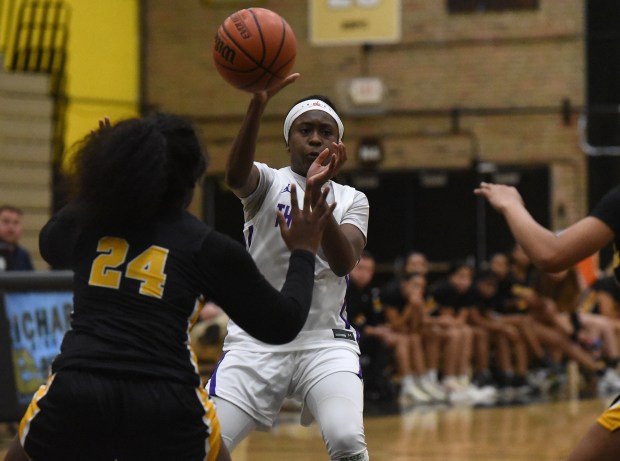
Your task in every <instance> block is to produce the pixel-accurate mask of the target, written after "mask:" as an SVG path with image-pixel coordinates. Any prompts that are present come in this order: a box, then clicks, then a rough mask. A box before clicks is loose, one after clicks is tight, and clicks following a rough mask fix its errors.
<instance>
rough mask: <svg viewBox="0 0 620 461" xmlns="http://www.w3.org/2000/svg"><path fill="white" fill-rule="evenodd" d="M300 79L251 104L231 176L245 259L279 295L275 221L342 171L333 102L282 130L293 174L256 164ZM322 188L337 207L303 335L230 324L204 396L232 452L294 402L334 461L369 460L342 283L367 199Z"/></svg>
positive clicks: (314, 103) (306, 108) (282, 264)
mask: <svg viewBox="0 0 620 461" xmlns="http://www.w3.org/2000/svg"><path fill="white" fill-rule="evenodd" d="M298 77H299V74H293V75H291V76H290V77H288V78H287V79H286V80H285V81H284V82H283V83H282V85H280V86H279V87H278V88H276V89H274V90H271V91H270V92H259V93H255V94H254V95H253V98H252V100H251V102H250V105H249V107H248V111H247V114H246V117H245V119H244V122H243V124H242V126H241V129H240V131H239V134H238V136H237V138H236V139H235V142H234V143H233V145H232V147H231V151H230V155H229V158H228V163H227V168H226V173H227V176H226V179H227V183H228V185H229V186H230V187H231V189H232V190H233V191H234V193H235V194H236V195H237V196H238V197H239V198H240V199H241V201H242V203H243V207H244V216H245V226H244V234H245V239H246V245H247V248H248V251H249V252H250V253H251V255H252V257H253V258H254V260H255V261H256V263H257V266H258V267H259V269H260V270H261V272H262V273H263V274H264V275H265V277H266V278H267V279H268V280H269V281H270V282H271V283H272V284H273V285H274V286H275V287H280V286H281V285H282V283H283V281H284V277H285V275H286V271H287V269H288V257H289V256H288V255H289V250H288V249H287V248H286V245H285V244H284V242H283V241H282V238H281V237H280V235H279V231H278V224H277V222H276V220H275V219H276V215H277V212H278V211H279V212H281V213H283V214H284V216H285V218H287V219H290V218H289V216H288V213H289V210H290V206H291V203H290V193H289V191H290V188H291V185H295V186H296V188H297V191H298V193H303V191H304V190H305V189H306V182H308V183H310V181H313V182H315V181H316V178H317V174H319V173H323V174H324V173H325V171H326V169H327V170H329V171H330V175H329V177H330V178H333V176H334V175H335V174H336V172H337V171H338V170H339V168H340V167H341V166H342V164H343V163H344V162H345V161H346V148H345V146H344V144H343V143H342V135H343V131H344V127H343V125H342V121H341V120H340V117H339V116H338V114H337V113H336V111H335V110H334V108H333V104H331V102H330V101H329V99H327V98H325V97H322V96H311V97H309V98H305V99H303V100H301V101H300V102H298V103H297V104H295V105H294V106H293V108H292V109H291V110H290V111H289V113H288V115H287V117H286V119H285V122H284V138H285V141H286V149H287V151H288V153H289V156H290V166H288V167H286V168H281V169H279V170H276V169H273V168H270V167H269V166H267V165H265V164H263V163H258V162H255V147H256V140H257V136H258V131H259V126H260V120H261V116H262V114H263V111H264V109H265V107H266V105H267V102H268V101H269V99H270V98H271V97H272V96H273V95H274V94H275V93H277V92H278V91H279V90H280V89H281V88H283V87H284V86H287V85H288V84H290V83H292V82H294V81H295V80H296V79H297V78H298ZM323 187H327V188H329V195H328V203H334V202H335V203H336V204H337V205H336V208H335V210H334V212H333V219H331V220H330V223H329V224H328V226H327V227H326V229H325V232H324V234H323V239H322V240H321V248H320V249H319V252H317V255H316V258H317V259H316V266H315V267H316V269H315V286H314V291H313V293H312V305H311V308H310V315H309V316H308V320H307V321H306V323H305V326H304V327H303V329H302V331H301V333H299V335H297V337H296V338H295V339H294V340H293V341H292V342H290V343H288V344H284V345H280V346H272V345H269V344H266V343H263V342H260V341H257V340H256V339H253V338H252V337H251V336H249V335H248V334H247V333H245V332H244V331H243V330H242V329H241V328H239V327H238V326H237V325H235V324H234V323H233V322H230V323H229V325H228V335H227V337H226V340H225V343H224V351H225V354H224V356H223V358H222V360H221V361H220V363H219V365H218V367H217V368H216V370H215V372H214V374H213V376H212V377H211V380H210V381H209V383H208V385H207V386H208V390H209V393H210V395H211V396H212V397H213V399H214V401H215V403H216V407H217V412H218V417H219V419H220V423H221V427H222V439H223V440H224V443H225V444H226V445H227V447H228V448H229V450H233V449H234V448H235V446H236V445H237V444H238V443H239V442H240V441H242V440H243V438H245V437H246V436H247V435H248V434H249V433H250V432H251V431H252V430H254V429H256V428H258V429H263V430H265V429H268V428H269V427H271V425H272V424H273V422H274V420H275V418H276V417H277V415H278V412H279V410H280V407H281V405H282V402H283V401H284V399H285V398H287V397H292V398H295V399H298V400H300V401H301V402H302V421H301V422H302V424H304V425H308V424H310V423H311V422H312V421H313V420H316V421H317V422H318V424H319V426H320V428H321V432H322V435H323V439H324V440H325V444H326V446H327V450H328V453H329V456H330V459H332V460H341V461H342V460H347V461H353V460H355V461H364V460H368V459H369V457H368V451H367V448H366V441H365V436H364V426H363V385H362V380H361V374H360V364H359V347H358V343H357V334H356V332H355V329H354V328H353V327H352V326H351V324H350V323H349V321H348V320H347V318H346V310H345V304H344V298H345V291H346V285H347V281H346V276H347V274H348V273H349V272H350V271H351V269H352V268H353V267H354V266H355V264H356V263H357V261H358V259H359V257H360V254H361V252H362V250H363V248H364V246H365V244H366V234H367V228H368V212H369V205H368V199H367V198H366V196H365V195H364V194H363V193H361V192H359V191H357V190H355V189H353V188H351V187H348V186H343V185H341V184H337V183H335V182H333V181H331V180H329V181H327V182H326V183H325V184H324V185H323ZM316 189H317V190H318V188H316ZM317 199H318V197H317ZM240 289H242V287H240ZM251 308H253V306H248V309H251ZM274 328H278V325H274Z"/></svg>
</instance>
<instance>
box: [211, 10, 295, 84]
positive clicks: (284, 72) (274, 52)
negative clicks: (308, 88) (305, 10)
mask: <svg viewBox="0 0 620 461" xmlns="http://www.w3.org/2000/svg"><path fill="white" fill-rule="evenodd" d="M296 54H297V39H296V38H295V34H294V33H293V30H292V29H291V27H290V26H289V25H288V23H287V22H286V21H285V20H284V18H282V17H281V16H280V15H279V14H277V13H275V12H273V11H271V10H268V9H265V8H246V9H243V10H239V11H237V12H236V13H233V14H231V15H230V16H229V17H227V18H226V19H225V20H224V22H223V23H222V24H221V25H220V27H219V28H218V29H217V32H216V34H215V39H214V40H213V61H214V62H215V67H216V69H217V70H218V72H219V73H220V75H221V76H222V77H224V80H226V81H227V82H228V83H230V84H231V85H232V86H234V87H235V88H239V89H241V90H245V91H250V92H257V91H263V90H267V89H269V88H270V87H271V86H273V85H274V84H275V83H277V82H278V81H281V80H282V79H284V78H286V77H287V76H288V75H289V74H290V72H291V69H292V68H293V64H294V63H295V55H296Z"/></svg>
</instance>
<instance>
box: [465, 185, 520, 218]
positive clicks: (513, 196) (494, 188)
mask: <svg viewBox="0 0 620 461" xmlns="http://www.w3.org/2000/svg"><path fill="white" fill-rule="evenodd" d="M474 194H476V195H479V196H481V197H484V198H486V199H487V200H488V201H489V203H490V204H491V206H492V207H493V208H495V209H496V210H497V211H499V212H500V213H503V212H504V211H505V210H507V209H508V208H510V207H513V206H515V205H517V206H523V199H522V198H521V195H520V194H519V192H518V191H517V189H515V188H514V187H512V186H506V185H504V184H492V183H488V182H481V183H480V186H479V187H478V188H477V189H474Z"/></svg>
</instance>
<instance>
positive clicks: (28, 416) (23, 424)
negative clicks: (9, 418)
mask: <svg viewBox="0 0 620 461" xmlns="http://www.w3.org/2000/svg"><path fill="white" fill-rule="evenodd" d="M55 377H56V374H55V373H54V374H53V375H49V376H48V377H47V382H46V383H45V384H43V385H42V386H41V387H39V389H38V390H37V392H35V394H34V396H33V397H32V400H31V401H30V404H29V405H28V408H27V409H26V413H25V414H24V417H23V418H22V420H21V421H20V422H19V429H18V434H19V441H20V442H21V444H22V446H24V441H25V439H26V435H28V431H29V430H30V423H31V422H32V420H33V419H34V417H35V416H36V415H37V414H38V413H39V411H41V409H40V408H39V400H41V399H42V398H43V397H45V395H46V394H47V391H49V389H50V387H51V385H52V382H53V381H54V378H55Z"/></svg>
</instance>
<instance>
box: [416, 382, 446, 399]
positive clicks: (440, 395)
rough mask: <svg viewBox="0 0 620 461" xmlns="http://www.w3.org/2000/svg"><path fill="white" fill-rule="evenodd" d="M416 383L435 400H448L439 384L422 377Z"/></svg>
mask: <svg viewBox="0 0 620 461" xmlns="http://www.w3.org/2000/svg"><path fill="white" fill-rule="evenodd" d="M418 385H419V386H420V387H421V388H422V389H423V390H424V392H426V393H427V394H428V395H430V396H431V397H432V398H433V400H434V401H435V402H445V401H447V400H448V395H447V394H446V391H445V390H443V389H442V388H441V387H440V386H439V384H437V383H433V382H432V381H428V380H424V379H422V380H420V382H419V383H418Z"/></svg>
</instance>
